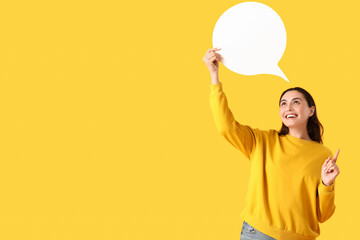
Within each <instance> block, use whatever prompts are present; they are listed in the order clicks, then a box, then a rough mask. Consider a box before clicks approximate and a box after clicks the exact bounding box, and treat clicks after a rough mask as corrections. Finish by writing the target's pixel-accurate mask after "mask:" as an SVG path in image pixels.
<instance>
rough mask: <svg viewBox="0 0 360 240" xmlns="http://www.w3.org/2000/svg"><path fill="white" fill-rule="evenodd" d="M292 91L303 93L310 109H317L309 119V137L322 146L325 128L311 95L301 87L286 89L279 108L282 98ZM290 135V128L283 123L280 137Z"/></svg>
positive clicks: (279, 132)
mask: <svg viewBox="0 0 360 240" xmlns="http://www.w3.org/2000/svg"><path fill="white" fill-rule="evenodd" d="M292 90H296V91H298V92H301V93H302V94H303V95H304V97H305V99H306V102H307V104H308V106H309V108H310V107H312V106H314V107H315V111H314V114H313V115H312V116H311V117H309V119H308V122H307V131H308V134H309V137H310V138H311V139H312V140H313V141H316V142H319V143H320V144H323V141H322V136H323V134H324V127H323V126H322V124H321V123H320V121H319V119H318V117H317V111H316V105H315V101H314V99H313V98H312V96H311V95H310V93H308V92H307V91H306V90H305V89H303V88H301V87H294V88H289V89H286V90H285V91H284V92H283V93H282V94H281V96H280V99H279V107H280V102H281V98H282V97H283V96H284V94H285V93H286V92H288V91H292ZM288 133H289V128H288V127H287V126H285V124H284V123H282V126H281V129H280V130H279V131H278V134H279V136H282V135H286V134H288Z"/></svg>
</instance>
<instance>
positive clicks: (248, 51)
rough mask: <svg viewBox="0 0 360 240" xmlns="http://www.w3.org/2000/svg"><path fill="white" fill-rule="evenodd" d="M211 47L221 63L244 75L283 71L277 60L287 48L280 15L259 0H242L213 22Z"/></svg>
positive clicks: (281, 73)
mask: <svg viewBox="0 0 360 240" xmlns="http://www.w3.org/2000/svg"><path fill="white" fill-rule="evenodd" d="M212 40H213V47H214V48H215V47H218V48H221V50H219V51H217V52H218V53H220V54H221V55H222V56H223V57H224V59H223V60H222V63H223V64H224V65H225V67H227V68H228V69H230V70H231V71H233V72H236V73H239V74H243V75H257V74H272V75H276V76H279V77H282V78H283V79H285V80H286V81H288V82H289V80H288V79H287V78H286V76H285V74H284V73H283V72H282V71H281V69H280V68H279V66H278V63H279V61H280V59H281V57H282V56H283V54H284V51H285V48H286V30H285V26H284V23H283V21H282V20H281V18H280V16H279V15H278V14H277V13H276V12H275V11H274V10H273V9H272V8H270V7H268V6H266V5H265V4H262V3H258V2H243V3H240V4H237V5H235V6H233V7H231V8H229V9H228V10H227V11H226V12H224V13H223V14H222V15H221V16H220V18H219V20H218V21H217V22H216V24H215V28H214V31H213V39H212Z"/></svg>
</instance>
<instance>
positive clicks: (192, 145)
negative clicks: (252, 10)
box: [0, 0, 360, 240]
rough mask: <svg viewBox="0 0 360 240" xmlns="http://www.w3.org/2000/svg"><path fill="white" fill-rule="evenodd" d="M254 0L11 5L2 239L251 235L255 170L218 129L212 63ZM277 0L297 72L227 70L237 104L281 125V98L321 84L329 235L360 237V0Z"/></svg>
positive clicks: (2, 83)
mask: <svg viewBox="0 0 360 240" xmlns="http://www.w3.org/2000/svg"><path fill="white" fill-rule="evenodd" d="M238 3H240V1H188V0H185V1H177V2H176V1H156V0H155V1H134V2H130V1H127V2H122V1H68V0H67V1H38V0H36V1H8V2H6V1H2V2H1V4H0V33H1V37H0V107H1V109H0V114H1V117H0V160H1V161H0V164H1V165H0V194H1V195H0V239H4V240H8V239H31V240H33V239H44V240H55V239H56V240H58V239H87V240H89V239H121V240H135V239H146V240H150V239H156V240H161V239H173V240H182V239H184V240H185V239H186V240H191V239H194V240H195V239H196V240H200V239H204V240H205V239H206V240H212V239H218V240H224V239H227V240H230V239H234V240H236V239H240V232H241V228H242V221H243V219H240V216H239V215H240V212H241V211H242V209H243V207H244V200H245V195H246V188H247V185H248V179H249V167H250V165H249V163H248V161H247V160H246V159H245V157H244V156H243V155H242V154H241V153H240V152H239V151H237V150H236V149H235V148H233V147H232V146H231V145H230V144H229V143H227V142H226V140H225V139H224V138H222V137H221V136H220V135H219V133H218V132H217V130H216V127H215V123H214V121H213V118H212V114H211V111H210V107H209V101H208V97H209V92H210V89H209V86H210V75H209V72H208V69H207V68H206V65H205V63H204V62H203V61H202V57H203V55H204V54H205V52H206V51H207V49H208V48H211V47H213V46H212V31H213V28H214V26H215V23H216V21H217V20H218V18H219V17H220V16H221V14H222V13H223V12H225V11H226V10H227V9H228V8H230V7H232V6H234V5H236V4H238ZM261 3H264V4H266V5H268V6H270V7H271V8H273V9H274V10H275V11H276V12H277V13H278V14H279V15H280V17H281V18H282V20H283V21H284V24H285V27H286V31H287V47H286V50H285V53H284V56H283V58H282V59H281V61H280V62H279V66H280V67H281V69H282V70H283V71H284V73H285V74H286V76H287V77H288V79H289V80H290V83H288V82H286V81H285V80H283V79H281V78H280V77H278V76H273V75H267V74H261V75H256V76H244V75H239V74H236V73H234V72H232V71H230V70H228V69H226V68H225V67H224V66H223V65H220V70H219V74H220V81H221V82H223V87H224V91H225V93H226V94H227V97H228V100H229V106H230V108H231V110H232V111H233V113H234V115H235V118H236V120H238V121H239V122H240V123H243V124H249V125H251V126H253V127H257V128H260V129H270V128H273V129H279V128H280V126H281V120H280V116H279V112H278V100H279V97H280V94H281V93H282V92H283V91H284V90H285V89H287V88H289V87H294V86H300V87H303V88H305V89H306V90H308V91H309V92H310V93H311V94H312V96H313V97H314V99H315V102H316V104H317V107H318V116H319V119H320V121H321V123H322V124H323V126H324V128H325V135H324V144H325V146H327V147H328V148H329V149H331V151H332V152H333V154H335V152H336V150H337V149H338V148H340V149H341V150H340V154H339V158H338V165H339V168H340V171H341V173H340V175H339V176H338V177H337V179H336V181H337V183H336V184H337V185H336V197H335V204H336V206H337V209H336V211H335V214H334V215H333V216H332V218H330V219H329V220H328V221H327V222H325V223H323V224H320V227H321V236H320V237H319V238H318V239H319V240H325V239H326V240H333V239H334V240H335V239H348V238H349V239H350V238H352V239H353V238H356V237H357V236H358V233H357V230H358V222H359V221H358V216H359V215H360V205H359V204H358V203H359V202H360V199H359V198H360V194H359V178H358V176H359V173H358V172H359V168H360V159H359V157H358V154H357V150H358V149H359V147H358V143H359V138H358V136H359V134H360V130H359V128H358V123H359V116H360V114H359V110H360V109H359V84H358V81H359V54H360V51H359V50H360V47H359V42H360V39H359V33H358V28H359V20H360V16H359V14H358V12H359V5H358V3H357V1H355V0H353V1H324V0H322V1H310V0H304V1H285V0H281V1H280V0H278V1H275V0H273V1H261ZM219 47H221V46H219Z"/></svg>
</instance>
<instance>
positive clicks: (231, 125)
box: [209, 82, 257, 160]
mask: <svg viewBox="0 0 360 240" xmlns="http://www.w3.org/2000/svg"><path fill="white" fill-rule="evenodd" d="M209 98H210V99H209V100H210V107H211V111H212V114H213V117H214V120H215V124H216V127H217V130H218V131H219V133H220V134H221V135H222V136H223V137H224V138H225V139H226V140H227V141H228V142H229V143H230V144H231V145H233V146H234V147H235V148H236V149H238V150H240V151H241V152H242V153H243V154H244V155H245V157H246V158H248V159H249V160H250V155H251V152H252V151H253V149H254V147H255V143H256V136H257V133H256V130H255V129H253V128H251V127H250V126H247V125H242V124H240V123H238V122H237V121H236V120H235V119H234V116H233V114H232V112H231V110H230V109H229V106H228V101H227V98H226V96H225V93H224V92H223V89H222V83H221V82H219V83H216V84H211V85H210V97H209Z"/></svg>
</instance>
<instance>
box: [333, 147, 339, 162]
mask: <svg viewBox="0 0 360 240" xmlns="http://www.w3.org/2000/svg"><path fill="white" fill-rule="evenodd" d="M339 152H340V148H339V149H338V150H337V152H336V153H335V156H334V158H333V160H334V161H335V162H336V161H337V157H338V155H339Z"/></svg>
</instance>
